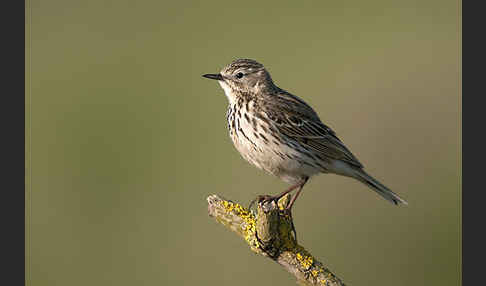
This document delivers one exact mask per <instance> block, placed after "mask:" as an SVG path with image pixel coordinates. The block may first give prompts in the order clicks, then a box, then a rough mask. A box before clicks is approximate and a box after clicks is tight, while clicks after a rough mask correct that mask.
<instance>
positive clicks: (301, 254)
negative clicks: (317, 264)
mask: <svg viewBox="0 0 486 286" xmlns="http://www.w3.org/2000/svg"><path fill="white" fill-rule="evenodd" d="M299 248H300V249H298V250H299V251H298V252H297V255H296V257H297V261H299V263H300V265H301V266H302V267H304V269H309V268H310V267H311V266H312V264H313V263H314V258H313V257H312V256H311V255H310V254H309V253H307V251H306V250H305V249H303V248H301V247H299Z"/></svg>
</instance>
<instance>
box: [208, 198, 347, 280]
mask: <svg viewBox="0 0 486 286" xmlns="http://www.w3.org/2000/svg"><path fill="white" fill-rule="evenodd" d="M207 201H208V212H209V215H210V216H211V217H213V218H215V219H216V221H218V222H220V223H221V224H223V225H225V226H226V227H228V228H230V229H231V230H233V231H234V232H236V233H237V234H238V235H239V236H241V237H243V239H244V240H245V241H246V242H247V243H248V244H249V246H250V249H251V250H252V251H254V252H256V253H258V254H261V255H263V256H265V257H268V258H270V259H272V260H274V261H275V262H277V263H278V264H280V265H281V266H282V267H283V268H285V269H286V270H287V271H288V272H290V273H291V274H293V275H294V276H295V277H296V278H297V283H299V284H301V285H326V286H341V285H344V283H343V282H342V281H341V279H339V278H338V277H336V275H334V274H333V273H332V272H331V271H330V270H329V269H328V268H327V267H325V266H324V265H323V264H322V263H321V262H319V261H317V260H316V259H315V258H314V257H313V256H312V255H311V254H310V253H309V252H308V251H307V250H305V249H304V247H302V246H300V245H299V244H298V243H297V239H296V233H295V228H294V223H293V220H292V213H291V212H290V211H289V210H286V209H285V207H286V206H287V205H288V203H289V201H290V196H289V195H286V196H284V197H282V198H281V199H280V200H279V201H278V202H275V201H264V200H260V199H258V198H257V199H256V201H257V203H256V212H254V211H250V210H249V209H247V208H244V207H242V206H241V205H240V204H237V203H234V202H232V201H230V200H226V199H223V198H220V197H218V196H217V195H211V196H209V197H208V198H207Z"/></svg>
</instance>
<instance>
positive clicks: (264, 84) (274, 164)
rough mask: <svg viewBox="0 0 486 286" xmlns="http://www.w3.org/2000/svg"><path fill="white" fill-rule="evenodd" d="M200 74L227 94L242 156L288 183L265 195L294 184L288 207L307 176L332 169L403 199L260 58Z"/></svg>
mask: <svg viewBox="0 0 486 286" xmlns="http://www.w3.org/2000/svg"><path fill="white" fill-rule="evenodd" d="M203 77H206V78H210V79H214V80H217V81H218V82H219V84H220V85H221V87H222V88H223V90H224V92H225V94H226V97H227V98H228V101H229V106H228V112H227V120H228V129H229V134H230V137H231V139H232V141H233V144H234V145H235V147H236V149H237V150H238V151H239V152H240V154H241V155H242V156H243V158H245V159H246V160H247V161H248V162H250V163H251V164H253V165H255V166H257V167H258V168H260V169H263V170H265V171H267V172H269V173H270V174H273V175H275V176H277V177H279V178H280V179H282V180H283V181H285V182H287V183H290V184H291V187H290V188H288V189H287V190H285V191H284V192H282V193H281V194H279V195H277V196H271V197H267V198H265V199H266V200H267V199H278V198H280V197H282V196H283V195H285V194H287V193H289V192H291V191H293V190H295V189H298V191H297V193H296V194H295V195H294V196H293V197H292V199H291V201H290V203H289V205H288V207H287V208H288V209H289V210H290V209H291V208H292V206H293V204H294V202H295V200H296V199H297V197H298V196H299V194H300V192H301V191H302V188H303V186H304V185H305V183H306V182H307V181H308V180H309V178H310V177H312V176H313V175H316V174H319V173H333V174H338V175H342V176H347V177H351V178H354V179H356V180H358V181H360V182H362V183H364V184H366V185H367V186H368V187H370V188H371V189H372V190H373V191H375V192H377V193H378V194H379V195H381V196H382V197H383V198H385V199H386V200H388V201H390V202H392V203H394V204H396V205H398V204H399V203H403V204H407V202H406V201H405V200H403V199H402V198H400V197H399V196H398V195H397V194H395V193H394V192H392V191H391V190H390V189H388V188H387V187H385V186H384V185H383V184H381V183H380V182H378V181H377V180H376V179H374V178H373V177H371V176H370V175H368V174H367V173H366V172H365V171H364V170H363V165H362V164H361V163H360V162H359V161H358V159H356V157H355V156H354V155H353V154H352V153H351V152H350V151H349V150H348V148H346V146H344V144H343V143H342V142H341V140H339V138H338V137H337V136H336V133H334V131H332V130H331V128H329V127H328V126H326V125H324V124H323V123H322V122H321V120H320V119H319V116H318V115H317V114H316V112H315V111H314V110H313V109H312V108H311V107H310V106H309V105H308V104H306V103H305V102H304V101H303V100H302V99H300V98H298V97H297V96H295V95H292V94H290V93H289V92H287V91H285V90H283V89H281V88H279V87H278V86H276V85H275V84H274V83H273V81H272V78H271V77H270V74H269V73H268V71H267V70H266V69H265V68H264V66H263V65H262V64H260V63H258V62H256V61H254V60H250V59H238V60H235V61H234V62H232V63H231V64H229V65H227V66H226V67H224V68H223V69H222V70H221V71H220V72H219V73H217V74H205V75H203Z"/></svg>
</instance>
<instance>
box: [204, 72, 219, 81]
mask: <svg viewBox="0 0 486 286" xmlns="http://www.w3.org/2000/svg"><path fill="white" fill-rule="evenodd" d="M203 77H205V78H210V79H215V80H224V79H223V76H222V75H221V74H220V73H216V74H213V73H208V74H203Z"/></svg>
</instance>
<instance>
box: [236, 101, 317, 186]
mask: <svg viewBox="0 0 486 286" xmlns="http://www.w3.org/2000/svg"><path fill="white" fill-rule="evenodd" d="M254 120H255V119H254V118H253V117H252V116H251V115H249V114H248V113H247V114H245V113H244V112H242V111H241V110H240V113H239V114H238V113H236V114H234V111H233V110H232V109H231V108H230V109H229V110H228V128H229V133H230V137H231V140H232V141H233V144H234V146H235V148H236V150H238V152H239V153H240V154H241V156H242V157H243V158H244V159H245V160H247V161H248V162H250V163H251V164H253V165H255V166H256V167H258V168H259V169H262V170H265V171H266V172H268V173H270V174H272V175H275V176H277V177H279V178H280V179H282V180H283V181H285V182H288V183H291V184H295V183H298V182H300V181H302V180H303V179H304V178H306V177H311V176H313V175H315V174H318V173H320V172H322V169H321V168H319V167H317V166H315V165H314V164H312V162H310V161H309V158H307V157H306V156H304V155H303V154H302V153H301V152H298V151H297V150H295V148H291V147H290V146H288V144H284V143H282V137H280V136H279V135H277V134H275V133H274V132H270V131H269V130H271V128H270V126H268V124H267V123H266V122H263V121H258V122H256V123H255V122H254ZM295 147H298V146H295Z"/></svg>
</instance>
